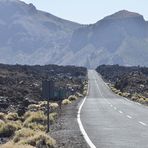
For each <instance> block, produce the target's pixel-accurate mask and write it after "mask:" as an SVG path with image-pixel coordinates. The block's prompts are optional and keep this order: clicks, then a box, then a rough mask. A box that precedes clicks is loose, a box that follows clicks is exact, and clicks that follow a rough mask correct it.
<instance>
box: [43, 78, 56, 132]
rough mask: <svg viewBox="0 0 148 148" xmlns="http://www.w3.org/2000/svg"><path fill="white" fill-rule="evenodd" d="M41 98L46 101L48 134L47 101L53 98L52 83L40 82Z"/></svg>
mask: <svg viewBox="0 0 148 148" xmlns="http://www.w3.org/2000/svg"><path fill="white" fill-rule="evenodd" d="M42 97H43V98H44V99H46V100H47V131H46V132H47V133H48V132H49V126H50V121H49V109H50V108H49V101H50V100H52V99H53V98H54V82H53V81H42Z"/></svg>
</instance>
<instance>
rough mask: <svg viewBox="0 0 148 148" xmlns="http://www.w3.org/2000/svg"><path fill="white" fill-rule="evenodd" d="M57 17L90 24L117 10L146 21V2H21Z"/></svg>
mask: <svg viewBox="0 0 148 148" xmlns="http://www.w3.org/2000/svg"><path fill="white" fill-rule="evenodd" d="M23 1H25V2H26V3H33V4H34V5H35V6H36V7H37V9H40V10H44V11H47V12H49V13H51V14H53V15H56V16H58V17H61V18H64V19H67V20H71V21H75V22H79V23H82V24H91V23H94V22H97V21H98V20H100V19H102V18H103V17H105V16H107V15H110V14H112V13H114V12H117V11H119V10H123V9H126V10H129V11H132V12H138V13H140V14H142V15H143V16H144V18H145V19H146V20H148V0H23Z"/></svg>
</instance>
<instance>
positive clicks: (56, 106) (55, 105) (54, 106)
mask: <svg viewBox="0 0 148 148" xmlns="http://www.w3.org/2000/svg"><path fill="white" fill-rule="evenodd" d="M49 106H50V109H51V110H55V109H57V108H58V107H59V105H58V104H57V103H50V104H49Z"/></svg>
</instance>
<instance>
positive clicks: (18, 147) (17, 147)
mask: <svg viewBox="0 0 148 148" xmlns="http://www.w3.org/2000/svg"><path fill="white" fill-rule="evenodd" d="M1 148H35V147H33V146H31V145H27V144H23V145H22V144H16V143H13V142H12V141H10V142H7V143H5V144H3V145H1Z"/></svg>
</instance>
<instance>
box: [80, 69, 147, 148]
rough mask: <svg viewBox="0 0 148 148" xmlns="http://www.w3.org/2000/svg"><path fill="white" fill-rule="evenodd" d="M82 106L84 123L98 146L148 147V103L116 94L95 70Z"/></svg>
mask: <svg viewBox="0 0 148 148" xmlns="http://www.w3.org/2000/svg"><path fill="white" fill-rule="evenodd" d="M88 77H89V93H88V96H87V98H86V101H85V103H84V105H83V107H82V110H81V121H82V124H83V127H84V129H85V131H86V133H87V135H88V137H89V139H90V140H91V142H92V143H93V144H94V145H95V147H97V148H148V107H146V106H143V105H140V104H138V103H135V102H132V101H128V100H127V99H125V98H123V97H119V96H117V95H115V94H114V93H113V92H112V91H111V90H110V89H109V88H108V87H107V86H106V84H105V83H104V81H103V80H102V78H101V77H100V76H99V75H98V74H97V72H96V71H94V70H89V71H88Z"/></svg>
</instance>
